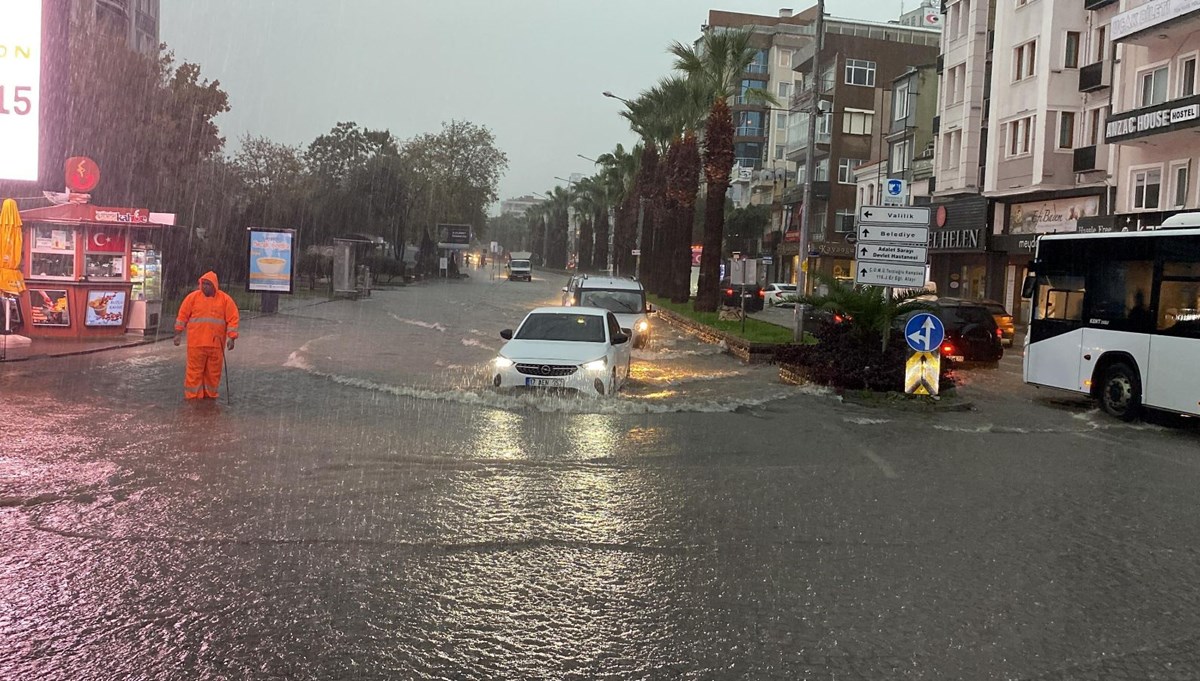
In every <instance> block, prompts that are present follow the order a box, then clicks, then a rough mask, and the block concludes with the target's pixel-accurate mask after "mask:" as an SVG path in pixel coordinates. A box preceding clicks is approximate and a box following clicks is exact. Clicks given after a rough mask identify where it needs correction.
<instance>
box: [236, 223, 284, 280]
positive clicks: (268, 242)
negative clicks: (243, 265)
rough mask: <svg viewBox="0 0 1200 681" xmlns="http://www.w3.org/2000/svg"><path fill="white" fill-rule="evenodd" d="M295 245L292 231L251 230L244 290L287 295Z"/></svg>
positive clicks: (254, 228)
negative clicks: (247, 274)
mask: <svg viewBox="0 0 1200 681" xmlns="http://www.w3.org/2000/svg"><path fill="white" fill-rule="evenodd" d="M295 243H296V232H295V230H291V229H259V228H258V227H251V228H250V253H249V256H248V263H247V272H248V273H249V276H247V278H246V290H247V291H262V292H267V293H291V292H292V279H293V276H292V275H293V273H294V268H293V266H294V263H295V262H296V259H295V257H294V246H295Z"/></svg>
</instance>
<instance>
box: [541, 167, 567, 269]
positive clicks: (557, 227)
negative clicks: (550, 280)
mask: <svg viewBox="0 0 1200 681" xmlns="http://www.w3.org/2000/svg"><path fill="white" fill-rule="evenodd" d="M546 195H547V196H548V197H549V201H548V202H547V203H548V213H547V218H548V219H549V221H550V230H549V235H548V236H547V238H546V241H547V243H546V267H551V268H554V269H560V270H561V269H566V267H567V229H568V227H569V225H568V217H569V212H568V211H569V209H570V206H571V198H572V193H571V190H570V189H563V188H562V186H557V187H555V188H554V191H552V192H546Z"/></svg>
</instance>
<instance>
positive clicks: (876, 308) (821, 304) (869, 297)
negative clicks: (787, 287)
mask: <svg viewBox="0 0 1200 681" xmlns="http://www.w3.org/2000/svg"><path fill="white" fill-rule="evenodd" d="M813 277H814V278H815V279H816V281H817V283H818V284H821V285H822V286H824V287H825V288H826V289H827V290H828V292H827V293H825V294H824V295H809V296H799V297H797V301H798V302H800V303H803V304H805V305H812V306H814V307H817V308H819V309H822V310H828V311H829V312H834V313H837V314H839V315H841V316H843V317H845V318H846V319H847V320H848V321H847V323H848V324H850V328H851V329H852V331H853V333H854V334H855V335H857V336H859V337H860V338H861V337H877V338H878V339H879V341H880V347H882V348H883V349H884V350H887V347H888V339H889V338H891V335H892V331H893V328H892V326H893V323H894V322H895V320H896V318H897V317H899V316H900V315H902V314H905V313H907V312H911V311H919V310H931V309H933V306H932V305H930V304H928V303H925V302H924V301H921V300H919V299H920V298H921V297H923V296H929V295H933V292H932V291H926V290H913V289H899V290H895V291H892V292H890V293H889V292H888V289H885V288H883V287H882V286H863V285H860V284H847V283H844V282H842V281H841V280H839V279H835V278H833V277H831V276H829V275H826V274H821V273H814V274H813Z"/></svg>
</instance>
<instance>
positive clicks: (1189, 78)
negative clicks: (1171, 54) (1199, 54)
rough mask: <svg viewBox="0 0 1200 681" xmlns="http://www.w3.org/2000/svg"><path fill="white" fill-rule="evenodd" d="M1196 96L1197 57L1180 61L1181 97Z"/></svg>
mask: <svg viewBox="0 0 1200 681" xmlns="http://www.w3.org/2000/svg"><path fill="white" fill-rule="evenodd" d="M1194 94H1196V55H1194V54H1193V55H1191V56H1188V57H1184V58H1183V59H1180V60H1179V96H1180V97H1191V96H1192V95H1194Z"/></svg>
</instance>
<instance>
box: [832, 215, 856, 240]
mask: <svg viewBox="0 0 1200 681" xmlns="http://www.w3.org/2000/svg"><path fill="white" fill-rule="evenodd" d="M857 217H858V215H857V211H853V210H839V211H838V212H837V218H836V220H835V221H834V223H833V231H835V232H837V233H839V234H846V233H848V232H853V231H854V220H855V218H857Z"/></svg>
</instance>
